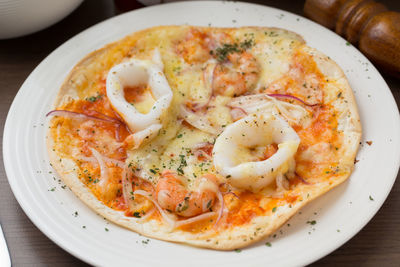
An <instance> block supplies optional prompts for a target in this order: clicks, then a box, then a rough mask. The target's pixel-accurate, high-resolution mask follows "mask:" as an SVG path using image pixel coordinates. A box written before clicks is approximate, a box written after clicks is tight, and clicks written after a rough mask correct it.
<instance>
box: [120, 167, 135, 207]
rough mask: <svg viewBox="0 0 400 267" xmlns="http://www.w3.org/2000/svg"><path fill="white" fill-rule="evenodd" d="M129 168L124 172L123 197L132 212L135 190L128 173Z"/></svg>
mask: <svg viewBox="0 0 400 267" xmlns="http://www.w3.org/2000/svg"><path fill="white" fill-rule="evenodd" d="M126 169H127V167H126V166H125V168H124V169H123V171H122V196H123V197H124V200H125V204H126V206H127V207H128V209H129V211H132V209H133V199H132V196H133V188H132V183H131V182H130V181H129V179H128V177H127V176H126V175H127V171H126Z"/></svg>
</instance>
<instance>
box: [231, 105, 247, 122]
mask: <svg viewBox="0 0 400 267" xmlns="http://www.w3.org/2000/svg"><path fill="white" fill-rule="evenodd" d="M231 116H232V119H233V120H234V121H237V120H239V119H241V118H243V117H245V116H247V112H246V111H245V110H244V109H242V108H240V107H232V109H231Z"/></svg>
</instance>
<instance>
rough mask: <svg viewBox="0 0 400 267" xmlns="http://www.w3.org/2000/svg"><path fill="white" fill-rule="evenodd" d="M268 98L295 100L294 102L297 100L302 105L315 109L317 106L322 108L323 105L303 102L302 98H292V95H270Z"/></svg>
mask: <svg viewBox="0 0 400 267" xmlns="http://www.w3.org/2000/svg"><path fill="white" fill-rule="evenodd" d="M268 96H271V97H281V98H287V99H293V100H297V101H299V102H300V103H302V104H304V105H306V106H309V107H315V106H320V105H321V104H318V103H317V104H308V103H307V102H304V101H303V100H301V99H300V98H298V97H295V96H292V95H286V94H268Z"/></svg>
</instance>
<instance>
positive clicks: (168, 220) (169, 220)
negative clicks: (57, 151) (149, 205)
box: [133, 190, 176, 227]
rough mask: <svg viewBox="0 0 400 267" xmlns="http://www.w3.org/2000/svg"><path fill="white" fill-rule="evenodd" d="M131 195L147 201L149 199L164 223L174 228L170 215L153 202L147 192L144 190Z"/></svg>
mask: <svg viewBox="0 0 400 267" xmlns="http://www.w3.org/2000/svg"><path fill="white" fill-rule="evenodd" d="M133 194H134V195H139V196H144V197H146V198H147V199H149V200H150V201H151V202H153V204H154V206H156V208H157V210H158V211H159V212H160V214H161V216H162V217H163V219H164V221H165V222H167V223H168V224H169V225H170V226H171V227H175V223H176V220H174V219H172V218H171V215H169V214H167V213H166V212H165V211H164V210H163V209H162V208H161V207H160V205H159V204H158V203H157V201H155V200H154V199H153V198H152V196H151V195H150V194H149V193H148V192H146V191H144V190H135V192H133Z"/></svg>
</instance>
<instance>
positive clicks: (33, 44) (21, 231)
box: [0, 0, 400, 266]
mask: <svg viewBox="0 0 400 267" xmlns="http://www.w3.org/2000/svg"><path fill="white" fill-rule="evenodd" d="M253 2H259V3H264V4H266V5H269V6H274V7H277V8H281V9H284V10H288V11H290V12H293V13H296V14H300V15H302V7H303V3H304V2H303V1H291V0H280V1H273V0H270V1H253ZM381 2H383V3H384V4H386V5H387V6H388V7H389V8H390V9H392V10H395V11H400V1H396V0H394V1H389V0H387V1H381ZM116 13H117V12H116V11H115V8H114V5H113V1H111V0H101V1H100V0H86V1H85V2H84V3H83V4H82V5H81V6H80V7H79V8H78V9H77V10H76V11H75V12H73V13H72V14H71V15H70V16H69V17H67V18H66V19H64V20H63V21H61V22H60V23H58V24H56V25H54V26H52V27H51V28H49V29H47V30H44V31H42V32H39V33H36V34H33V35H30V36H27V37H23V38H18V39H13V40H7V41H0V123H1V125H2V126H3V125H4V122H5V119H6V115H7V112H8V109H9V107H10V105H11V102H12V100H13V98H14V96H15V94H16V93H17V92H18V89H19V87H20V86H21V85H22V83H23V82H24V80H25V79H26V78H27V77H28V75H29V74H30V73H31V72H32V71H33V69H34V68H35V67H36V66H37V65H38V64H39V63H40V62H41V61H42V60H43V59H44V58H45V57H46V56H47V55H48V54H49V53H50V52H51V51H53V50H54V49H56V48H57V47H58V46H59V45H61V44H62V43H64V42H65V41H67V40H68V39H69V38H71V37H73V36H74V35H76V34H77V33H79V32H81V31H83V30H84V29H86V28H88V27H90V26H91V25H93V24H95V23H98V22H100V21H102V20H105V19H107V18H109V17H112V16H114V15H115V14H116ZM384 78H385V80H386V82H387V83H388V85H389V87H390V89H391V90H392V93H393V95H394V96H395V98H396V101H397V105H399V104H400V80H398V79H397V80H396V79H394V78H391V77H388V76H384ZM2 128H3V127H2ZM0 133H1V135H2V134H3V131H0ZM1 140H2V138H1ZM2 156H3V155H2V154H0V157H2ZM397 178H399V176H398V177H397ZM377 179H379V177H377ZM0 222H1V224H2V226H3V229H4V231H5V236H6V239H7V242H8V246H9V249H10V253H11V259H12V262H13V266H32V265H34V266H71V265H77V266H85V265H86V264H85V263H83V262H82V261H80V260H78V259H76V258H75V257H73V256H71V255H70V254H68V253H67V252H65V251H64V250H62V249H61V248H59V247H58V246H57V245H56V244H54V243H53V242H52V241H51V240H49V239H48V238H47V237H46V236H44V235H43V234H42V233H41V232H40V231H39V230H38V229H37V228H36V227H35V226H34V225H33V224H32V223H31V221H30V220H29V219H28V217H27V216H26V215H25V214H24V212H23V211H22V209H21V208H20V206H19V205H18V203H17V201H16V200H15V198H14V196H13V194H12V192H11V190H10V186H9V184H8V182H7V177H6V174H5V171H4V167H3V165H1V166H0ZM378 264H379V265H380V266H400V180H398V181H397V182H396V183H395V185H394V187H393V189H392V192H391V193H390V195H389V197H388V198H387V200H386V202H385V204H384V205H383V207H382V208H381V209H380V210H379V212H378V213H377V214H376V216H375V217H374V218H373V219H372V220H371V221H370V222H369V223H368V225H367V226H366V227H365V228H364V229H363V230H361V231H360V233H358V234H357V235H356V236H355V237H354V238H352V239H351V240H350V241H349V242H347V243H346V244H345V245H343V246H342V247H341V248H339V249H337V250H336V251H334V252H333V253H331V254H330V255H328V256H326V257H325V258H323V259H321V260H319V261H317V262H315V263H314V264H313V265H314V266H336V265H340V266H343V265H346V266H354V265H361V266H377V265H378Z"/></svg>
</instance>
